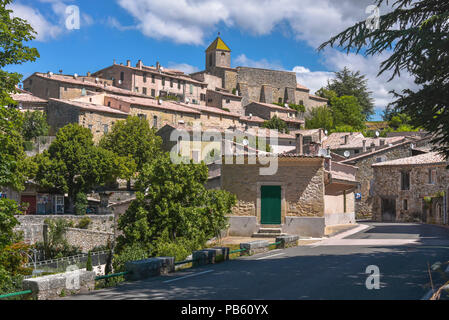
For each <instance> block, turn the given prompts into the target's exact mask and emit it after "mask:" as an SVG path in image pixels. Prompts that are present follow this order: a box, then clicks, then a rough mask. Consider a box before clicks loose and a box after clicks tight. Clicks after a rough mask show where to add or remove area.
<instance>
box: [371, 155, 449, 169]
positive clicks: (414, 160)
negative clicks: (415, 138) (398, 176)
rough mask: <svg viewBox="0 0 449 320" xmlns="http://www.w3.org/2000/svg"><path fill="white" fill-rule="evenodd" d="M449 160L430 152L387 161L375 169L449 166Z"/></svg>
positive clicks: (376, 164) (377, 165)
mask: <svg viewBox="0 0 449 320" xmlns="http://www.w3.org/2000/svg"><path fill="white" fill-rule="evenodd" d="M448 162H449V161H448V160H447V159H446V158H445V157H444V156H443V155H441V154H440V153H438V152H429V153H425V154H420V155H418V156H414V157H408V158H401V159H396V160H391V161H385V162H380V163H375V164H373V165H372V166H373V167H385V166H417V165H430V164H433V165H439V164H444V165H446V164H448Z"/></svg>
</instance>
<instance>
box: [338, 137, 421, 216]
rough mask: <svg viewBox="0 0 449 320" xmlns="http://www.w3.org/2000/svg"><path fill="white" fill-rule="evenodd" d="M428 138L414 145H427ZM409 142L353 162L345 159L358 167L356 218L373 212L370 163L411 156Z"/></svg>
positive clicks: (372, 177) (372, 176)
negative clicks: (359, 194)
mask: <svg viewBox="0 0 449 320" xmlns="http://www.w3.org/2000/svg"><path fill="white" fill-rule="evenodd" d="M427 143H428V140H425V141H422V142H419V143H417V142H414V144H415V146H424V145H427ZM411 144H412V142H410V143H405V144H401V145H398V146H397V147H395V148H388V149H387V150H384V151H378V152H375V153H373V154H371V155H367V156H366V157H361V158H359V159H357V160H354V161H353V162H351V161H350V160H349V161H346V163H348V164H353V165H355V166H356V167H358V168H359V170H358V171H357V175H356V180H357V182H359V187H358V188H357V189H356V190H355V192H356V193H361V194H362V199H361V200H356V204H355V212H356V216H357V217H358V218H361V217H370V216H371V214H372V212H373V193H372V191H371V186H372V185H373V184H374V175H373V168H372V167H371V165H372V164H374V163H377V162H378V161H379V160H381V161H382V162H384V161H389V160H396V159H400V158H405V157H411V156H412V150H411Z"/></svg>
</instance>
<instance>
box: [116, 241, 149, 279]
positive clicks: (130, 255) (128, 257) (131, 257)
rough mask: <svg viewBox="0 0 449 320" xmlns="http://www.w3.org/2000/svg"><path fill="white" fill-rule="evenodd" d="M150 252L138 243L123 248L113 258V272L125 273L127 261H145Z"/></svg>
mask: <svg viewBox="0 0 449 320" xmlns="http://www.w3.org/2000/svg"><path fill="white" fill-rule="evenodd" d="M149 256H150V251H149V250H148V249H147V248H145V247H144V246H143V245H142V244H140V243H134V244H132V245H127V246H124V247H123V248H122V249H121V250H120V252H119V253H118V254H116V255H114V257H113V262H112V266H113V267H114V272H123V271H125V263H126V262H128V261H137V260H143V259H147V258H148V257H149Z"/></svg>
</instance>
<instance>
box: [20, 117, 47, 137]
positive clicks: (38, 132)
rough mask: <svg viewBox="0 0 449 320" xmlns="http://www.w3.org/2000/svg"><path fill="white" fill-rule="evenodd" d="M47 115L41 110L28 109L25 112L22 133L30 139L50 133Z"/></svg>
mask: <svg viewBox="0 0 449 320" xmlns="http://www.w3.org/2000/svg"><path fill="white" fill-rule="evenodd" d="M49 128H50V127H49V126H48V123H47V115H46V113H45V112H41V111H26V112H25V113H24V119H23V126H22V135H23V137H24V138H25V140H27V141H30V140H32V139H35V138H37V137H40V136H46V135H48V130H49Z"/></svg>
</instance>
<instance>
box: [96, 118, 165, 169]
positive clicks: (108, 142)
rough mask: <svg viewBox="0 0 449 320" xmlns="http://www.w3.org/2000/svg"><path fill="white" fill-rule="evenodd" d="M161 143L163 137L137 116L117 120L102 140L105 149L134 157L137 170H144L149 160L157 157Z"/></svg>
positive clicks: (101, 144)
mask: <svg viewBox="0 0 449 320" xmlns="http://www.w3.org/2000/svg"><path fill="white" fill-rule="evenodd" d="M161 145H162V139H161V137H159V136H157V135H156V131H155V130H154V129H152V128H150V125H149V123H148V121H147V120H146V119H143V118H139V117H136V116H132V117H128V118H127V119H126V120H124V121H117V122H116V123H115V124H114V126H113V127H112V130H111V131H110V132H109V133H108V134H106V135H104V136H103V138H102V139H101V141H100V146H101V147H103V148H104V149H107V150H110V151H112V152H114V153H116V154H117V155H119V156H122V157H130V158H132V159H133V160H134V162H135V163H136V165H137V168H136V169H137V171H140V170H142V168H143V166H144V164H146V163H147V162H150V161H152V160H155V159H157V156H158V154H159V153H160V147H161Z"/></svg>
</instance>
